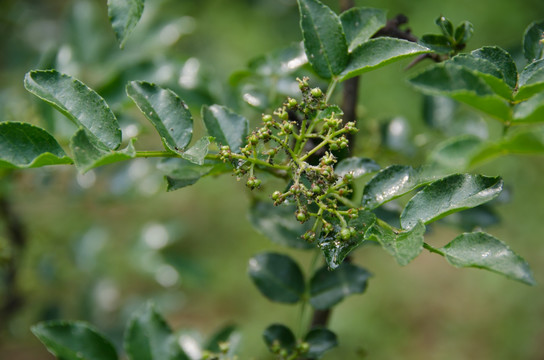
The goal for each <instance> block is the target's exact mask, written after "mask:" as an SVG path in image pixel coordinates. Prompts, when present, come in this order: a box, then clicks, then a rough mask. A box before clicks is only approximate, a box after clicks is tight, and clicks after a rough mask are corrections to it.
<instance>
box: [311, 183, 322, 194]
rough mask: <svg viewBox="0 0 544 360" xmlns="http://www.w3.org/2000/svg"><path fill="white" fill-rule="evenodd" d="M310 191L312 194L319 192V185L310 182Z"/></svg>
mask: <svg viewBox="0 0 544 360" xmlns="http://www.w3.org/2000/svg"><path fill="white" fill-rule="evenodd" d="M312 192H313V193H314V194H319V193H321V186H319V185H317V184H312Z"/></svg>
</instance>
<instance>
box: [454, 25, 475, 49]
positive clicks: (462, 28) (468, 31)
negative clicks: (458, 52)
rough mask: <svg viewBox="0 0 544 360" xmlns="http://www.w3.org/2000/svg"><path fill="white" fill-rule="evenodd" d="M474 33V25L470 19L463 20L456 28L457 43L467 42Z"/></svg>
mask: <svg viewBox="0 0 544 360" xmlns="http://www.w3.org/2000/svg"><path fill="white" fill-rule="evenodd" d="M473 33H474V27H473V26H472V24H471V23H470V22H468V21H463V22H462V23H461V24H459V25H458V26H457V28H456V29H455V34H454V38H455V42H456V43H457V44H465V43H466V42H467V41H469V40H470V38H471V37H472V34H473Z"/></svg>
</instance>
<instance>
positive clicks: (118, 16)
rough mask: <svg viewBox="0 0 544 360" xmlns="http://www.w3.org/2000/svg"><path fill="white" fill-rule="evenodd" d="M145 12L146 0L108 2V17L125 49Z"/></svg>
mask: <svg viewBox="0 0 544 360" xmlns="http://www.w3.org/2000/svg"><path fill="white" fill-rule="evenodd" d="M143 11H144V0H108V15H109V17H110V22H111V26H112V27H113V31H114V32H115V36H116V37H117V41H119V47H121V48H122V47H123V46H124V44H125V41H126V40H127V37H128V36H129V35H130V33H131V32H132V30H133V29H134V27H135V26H136V24H138V21H139V20H140V17H141V16H142V13H143Z"/></svg>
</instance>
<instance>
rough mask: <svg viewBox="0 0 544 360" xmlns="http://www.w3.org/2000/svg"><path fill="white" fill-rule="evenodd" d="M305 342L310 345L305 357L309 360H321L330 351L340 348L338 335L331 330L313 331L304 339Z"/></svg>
mask: <svg viewBox="0 0 544 360" xmlns="http://www.w3.org/2000/svg"><path fill="white" fill-rule="evenodd" d="M304 342H306V343H308V345H310V349H309V350H308V353H306V354H305V356H306V357H307V358H309V359H319V358H321V357H322V356H323V354H324V353H325V352H327V351H329V350H330V349H332V348H334V347H336V346H338V339H337V337H336V334H335V333H333V332H332V331H330V330H329V329H319V328H317V329H312V330H310V331H309V332H308V334H306V336H305V337H304Z"/></svg>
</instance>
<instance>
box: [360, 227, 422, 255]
mask: <svg viewBox="0 0 544 360" xmlns="http://www.w3.org/2000/svg"><path fill="white" fill-rule="evenodd" d="M423 235H425V225H423V223H422V222H418V223H417V224H416V225H415V226H414V227H413V228H412V229H411V230H409V231H400V232H394V231H393V230H392V229H390V228H386V227H382V226H379V225H378V224H375V225H374V226H373V227H372V228H371V229H370V230H369V231H368V233H367V237H368V239H369V240H373V239H374V240H375V241H377V242H379V243H380V245H382V247H383V248H384V249H385V250H386V251H387V252H388V253H389V254H391V255H393V257H394V258H395V260H397V262H398V263H399V265H401V266H404V265H408V263H409V262H410V261H412V260H413V259H415V258H416V257H417V256H418V255H419V254H420V253H421V251H422V250H423Z"/></svg>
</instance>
